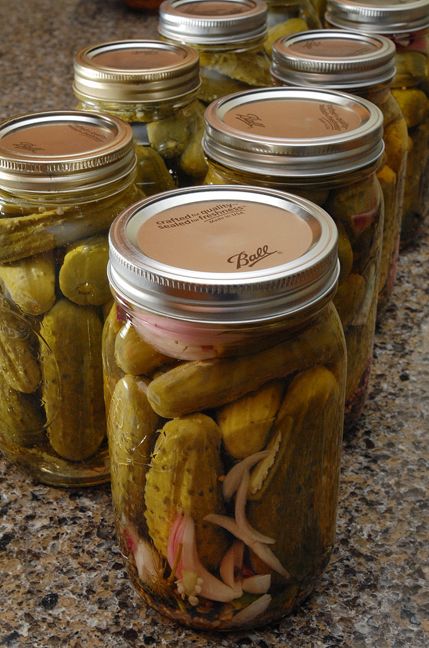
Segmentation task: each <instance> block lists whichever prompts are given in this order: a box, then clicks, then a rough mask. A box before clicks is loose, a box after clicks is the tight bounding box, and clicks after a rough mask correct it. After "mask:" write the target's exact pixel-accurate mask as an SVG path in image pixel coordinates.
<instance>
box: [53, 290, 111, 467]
mask: <svg viewBox="0 0 429 648" xmlns="http://www.w3.org/2000/svg"><path fill="white" fill-rule="evenodd" d="M40 334H41V336H42V338H43V339H44V340H45V342H46V345H47V346H45V345H42V346H41V350H40V351H41V354H40V355H41V363H42V375H43V385H42V400H43V402H44V405H45V410H46V418H47V424H48V436H49V442H50V444H51V446H52V448H53V449H54V450H55V452H57V453H58V454H59V455H60V457H63V458H64V459H69V460H70V461H82V460H84V459H87V458H88V457H90V456H91V455H93V454H94V453H95V452H96V451H97V450H98V448H99V447H100V445H101V443H102V441H103V439H104V436H105V431H106V427H105V417H104V404H103V387H102V386H103V376H102V367H101V322H100V320H99V318H98V315H97V311H96V309H95V308H93V307H90V306H85V307H84V306H76V304H73V303H72V302H69V301H67V300H66V299H61V300H60V301H58V302H57V303H56V304H55V306H54V307H53V308H52V309H51V310H50V311H49V313H47V314H46V315H45V316H44V318H43V320H42V324H41V330H40Z"/></svg>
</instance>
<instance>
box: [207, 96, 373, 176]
mask: <svg viewBox="0 0 429 648" xmlns="http://www.w3.org/2000/svg"><path fill="white" fill-rule="evenodd" d="M205 124H206V131H205V134H204V137H203V148H204V150H205V152H206V154H207V156H208V157H209V159H211V160H214V161H216V162H218V163H220V164H223V165H224V166H226V167H228V168H232V169H237V170H240V171H246V172H250V173H255V174H258V175H264V176H267V177H271V176H273V177H276V178H279V177H281V178H282V179H292V178H303V179H305V178H314V179H320V178H323V177H327V176H329V177H330V176H332V175H335V176H339V175H342V174H344V173H346V172H349V171H352V170H355V169H360V168H363V167H366V166H368V165H370V164H373V163H374V162H376V161H377V160H378V159H379V158H380V156H381V155H382V153H383V148H384V145H383V139H382V134H383V115H382V113H381V110H379V109H378V108H377V107H376V106H375V105H374V104H373V103H371V102H370V101H366V100H365V99H362V98H361V97H355V96H351V95H349V94H345V93H343V92H334V91H332V90H321V89H313V88H292V87H291V88H286V87H277V88H261V89H258V90H249V91H246V92H240V93H238V92H237V93H235V94H233V95H227V96H226V97H222V98H221V99H217V100H216V101H213V102H212V103H211V104H210V105H209V106H208V107H207V109H206V111H205Z"/></svg>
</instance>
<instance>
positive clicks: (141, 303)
mask: <svg viewBox="0 0 429 648" xmlns="http://www.w3.org/2000/svg"><path fill="white" fill-rule="evenodd" d="M338 273H339V265H338V256H337V229H336V227H335V224H334V222H333V220H332V219H331V218H330V217H329V216H328V214H327V213H326V212H325V211H324V210H323V209H321V208H319V207H318V206H317V205H314V204H313V203H310V202H309V201H307V200H304V199H300V198H298V197H296V196H293V195H289V194H286V193H284V192H278V191H272V190H269V189H255V188H253V187H249V186H247V187H244V186H241V187H198V188H192V189H188V190H183V189H182V190H176V191H172V192H167V193H165V194H163V195H162V196H157V197H152V198H148V199H146V200H144V201H141V202H140V203H138V204H137V205H135V206H133V207H132V208H130V209H128V210H126V211H125V212H124V213H123V214H122V215H121V216H119V217H118V218H117V220H116V221H115V223H114V224H113V226H112V228H111V234H110V262H109V280H110V284H111V287H112V292H113V294H114V296H115V302H116V303H115V305H114V307H113V308H112V310H111V313H110V315H109V317H108V320H107V321H106V324H105V328H104V335H103V337H104V344H103V358H104V371H105V381H106V404H107V407H108V412H109V414H108V421H109V423H108V428H109V433H108V434H109V449H110V454H111V462H112V495H113V501H114V507H115V517H116V525H117V532H118V535H119V539H120V544H121V549H122V552H123V553H124V555H125V556H126V558H127V565H128V570H129V574H130V576H131V579H132V582H133V584H134V586H135V588H136V589H137V591H138V592H139V593H140V594H141V595H142V596H143V597H144V599H145V600H146V601H147V602H148V603H149V604H150V605H152V606H153V607H155V608H156V609H158V610H159V611H161V612H162V613H164V614H166V615H168V616H169V617H172V618H173V619H176V620H178V621H180V622H182V623H184V624H187V625H190V626H192V627H196V628H205V629H217V630H238V629H240V628H244V627H247V628H248V627H251V626H255V625H261V624H263V623H266V622H268V621H272V620H276V619H279V618H280V617H282V616H284V615H285V614H288V613H289V612H290V611H291V610H292V609H293V608H294V607H295V606H296V605H297V604H298V603H299V602H300V601H301V600H303V599H304V598H305V597H306V596H307V595H308V594H309V592H310V591H311V589H312V588H313V587H314V584H315V582H316V581H317V579H318V577H319V576H320V573H321V572H322V571H323V569H324V567H325V566H326V564H327V563H328V561H329V556H330V553H331V551H332V547H333V544H334V538H335V517H336V502H337V492H338V476H339V461H340V451H341V437H342V426H343V411H344V390H345V373H346V369H345V361H346V356H345V346H344V336H343V331H342V326H341V322H340V319H339V317H338V314H337V312H336V309H335V307H334V306H333V304H332V295H333V293H334V291H335V288H336V284H337V279H338Z"/></svg>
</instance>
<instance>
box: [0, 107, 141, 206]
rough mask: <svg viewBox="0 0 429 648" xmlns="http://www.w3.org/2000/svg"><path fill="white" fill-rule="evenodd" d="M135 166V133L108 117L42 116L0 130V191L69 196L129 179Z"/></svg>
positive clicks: (58, 113)
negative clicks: (72, 193)
mask: <svg viewBox="0 0 429 648" xmlns="http://www.w3.org/2000/svg"><path fill="white" fill-rule="evenodd" d="M135 165H136V156H135V152H134V144H133V136H132V130H131V127H130V126H129V125H128V124H126V123H125V122H123V121H122V120H120V119H117V118H116V117H111V116H110V115H105V114H98V113H88V112H83V111H72V110H67V111H65V110H64V111H55V112H41V113H34V114H32V115H22V116H20V117H15V118H13V119H9V120H7V121H4V122H3V123H1V124H0V187H1V188H2V189H5V190H7V191H11V192H14V191H20V192H21V191H24V192H31V193H37V192H51V191H55V192H70V191H82V190H85V189H90V188H96V187H98V186H104V185H106V184H109V183H112V182H117V181H118V180H120V179H121V178H124V177H125V176H128V175H129V174H130V173H131V172H132V171H133V169H134V167H135Z"/></svg>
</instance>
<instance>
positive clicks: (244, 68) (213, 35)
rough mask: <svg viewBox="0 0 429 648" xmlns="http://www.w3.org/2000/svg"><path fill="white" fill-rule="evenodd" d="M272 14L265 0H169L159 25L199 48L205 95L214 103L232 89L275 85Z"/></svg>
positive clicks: (166, 32)
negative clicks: (267, 44)
mask: <svg viewBox="0 0 429 648" xmlns="http://www.w3.org/2000/svg"><path fill="white" fill-rule="evenodd" d="M266 18H267V6H266V4H265V2H263V0H251V1H250V0H221V2H218V1H217V0H213V1H212V0H192V1H191V2H189V1H188V0H186V2H185V1H184V0H166V1H165V2H163V3H162V6H161V7H160V13H159V25H158V31H159V33H160V34H161V35H162V36H163V37H164V38H166V39H167V40H168V41H172V42H174V43H184V44H186V45H189V46H190V47H193V48H194V49H195V50H196V51H197V52H198V54H199V57H200V74H201V81H202V83H201V88H200V91H199V98H200V99H201V100H202V101H203V102H204V103H210V102H211V101H213V100H214V99H217V98H218V97H223V96H224V95H226V94H229V93H231V92H239V91H240V90H247V89H249V88H258V87H263V86H269V85H271V79H270V59H269V57H268V55H267V54H266V52H265V50H264V39H265V37H266V34H267V28H266Z"/></svg>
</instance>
